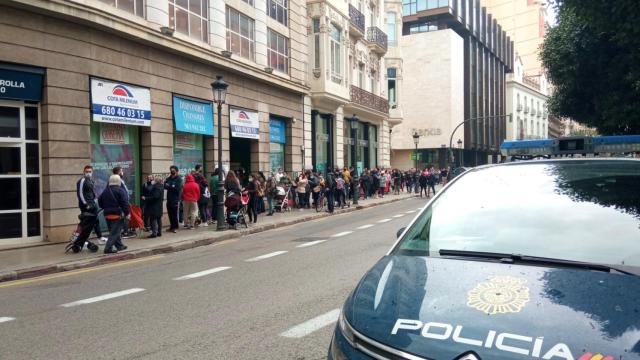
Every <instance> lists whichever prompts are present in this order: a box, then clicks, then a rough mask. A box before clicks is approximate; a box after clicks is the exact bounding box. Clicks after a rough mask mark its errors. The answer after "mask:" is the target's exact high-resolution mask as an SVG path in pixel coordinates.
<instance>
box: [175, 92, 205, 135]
mask: <svg viewBox="0 0 640 360" xmlns="http://www.w3.org/2000/svg"><path fill="white" fill-rule="evenodd" d="M173 118H174V119H175V122H176V130H177V131H182V132H188V133H194V134H202V135H211V136H213V134H214V130H213V108H212V106H211V103H206V102H201V101H193V100H188V99H184V98H181V97H178V96H174V97H173Z"/></svg>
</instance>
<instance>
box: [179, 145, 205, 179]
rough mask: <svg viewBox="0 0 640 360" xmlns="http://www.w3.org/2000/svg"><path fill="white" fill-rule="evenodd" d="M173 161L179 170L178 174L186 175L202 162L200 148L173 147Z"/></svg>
mask: <svg viewBox="0 0 640 360" xmlns="http://www.w3.org/2000/svg"><path fill="white" fill-rule="evenodd" d="M173 163H174V164H175V166H177V167H178V170H180V175H182V176H186V175H187V174H189V173H190V172H192V171H193V170H194V169H195V167H196V165H198V164H199V165H202V164H203V156H202V150H188V149H179V148H177V147H176V148H175V149H174V150H173Z"/></svg>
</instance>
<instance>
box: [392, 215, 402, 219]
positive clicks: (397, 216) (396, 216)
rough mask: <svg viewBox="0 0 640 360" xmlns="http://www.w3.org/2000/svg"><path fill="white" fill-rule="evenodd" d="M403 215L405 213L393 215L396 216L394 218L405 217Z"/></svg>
mask: <svg viewBox="0 0 640 360" xmlns="http://www.w3.org/2000/svg"><path fill="white" fill-rule="evenodd" d="M403 216H404V214H397V215H393V216H392V217H394V218H400V217H403Z"/></svg>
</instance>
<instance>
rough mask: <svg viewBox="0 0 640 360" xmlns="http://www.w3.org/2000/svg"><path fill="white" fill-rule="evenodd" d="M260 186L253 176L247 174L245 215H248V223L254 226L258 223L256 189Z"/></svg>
mask: <svg viewBox="0 0 640 360" xmlns="http://www.w3.org/2000/svg"><path fill="white" fill-rule="evenodd" d="M259 188H260V184H259V183H258V180H257V179H256V176H255V174H249V180H248V182H247V188H246V189H247V192H248V193H249V203H248V204H247V213H248V214H249V222H250V223H251V222H253V223H254V224H255V223H257V222H258V209H257V207H258V204H257V198H258V189H259Z"/></svg>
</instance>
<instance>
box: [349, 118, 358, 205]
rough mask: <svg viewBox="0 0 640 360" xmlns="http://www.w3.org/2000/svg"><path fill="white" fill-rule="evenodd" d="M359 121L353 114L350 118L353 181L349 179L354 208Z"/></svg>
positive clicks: (356, 191) (355, 201) (356, 186)
mask: <svg viewBox="0 0 640 360" xmlns="http://www.w3.org/2000/svg"><path fill="white" fill-rule="evenodd" d="M359 121H360V119H358V117H357V116H356V114H353V116H352V117H351V136H352V137H353V146H351V151H352V152H351V154H352V155H351V164H352V165H351V166H353V171H354V174H353V179H351V182H352V185H351V187H352V189H353V205H354V206H356V205H358V198H359V197H360V174H358V161H356V160H357V159H356V155H357V151H356V146H358V127H359V126H360V125H359V124H358V123H359Z"/></svg>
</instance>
